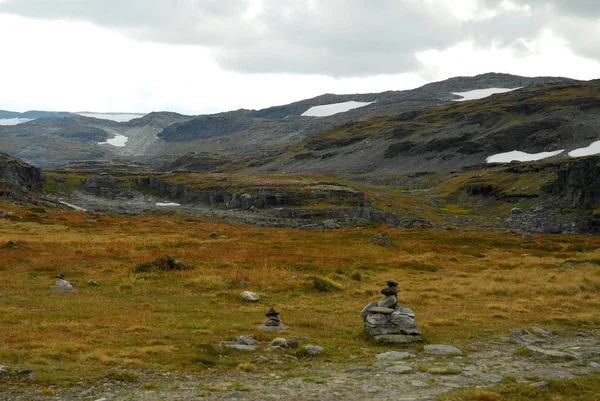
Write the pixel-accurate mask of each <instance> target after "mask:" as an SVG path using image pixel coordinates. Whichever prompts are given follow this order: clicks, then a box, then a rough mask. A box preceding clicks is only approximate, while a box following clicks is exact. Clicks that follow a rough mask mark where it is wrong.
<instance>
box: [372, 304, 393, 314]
mask: <svg viewBox="0 0 600 401" xmlns="http://www.w3.org/2000/svg"><path fill="white" fill-rule="evenodd" d="M368 312H369V313H381V314H383V315H391V314H392V313H394V310H393V309H392V308H382V307H381V306H374V307H372V308H369V309H368Z"/></svg>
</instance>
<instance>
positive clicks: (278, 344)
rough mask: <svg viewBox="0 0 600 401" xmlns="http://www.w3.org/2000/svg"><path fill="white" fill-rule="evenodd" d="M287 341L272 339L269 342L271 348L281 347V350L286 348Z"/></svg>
mask: <svg viewBox="0 0 600 401" xmlns="http://www.w3.org/2000/svg"><path fill="white" fill-rule="evenodd" d="M287 346H288V345H287V340H286V339H285V338H282V337H277V338H276V339H274V340H273V341H271V347H281V348H287Z"/></svg>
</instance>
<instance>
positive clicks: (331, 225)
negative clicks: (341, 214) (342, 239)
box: [323, 220, 340, 230]
mask: <svg viewBox="0 0 600 401" xmlns="http://www.w3.org/2000/svg"><path fill="white" fill-rule="evenodd" d="M323 228H325V229H328V230H334V229H336V228H340V225H339V224H338V222H337V221H335V220H325V221H323Z"/></svg>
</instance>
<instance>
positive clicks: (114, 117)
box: [75, 112, 146, 123]
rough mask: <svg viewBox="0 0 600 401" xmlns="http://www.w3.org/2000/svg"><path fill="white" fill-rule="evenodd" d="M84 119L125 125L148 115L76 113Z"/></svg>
mask: <svg viewBox="0 0 600 401" xmlns="http://www.w3.org/2000/svg"><path fill="white" fill-rule="evenodd" d="M75 114H78V115H80V116H83V117H91V118H99V119H102V120H111V121H116V122H118V123H124V122H127V121H131V120H133V119H135V118H141V117H144V116H145V115H146V114H141V113H91V112H82V113H75Z"/></svg>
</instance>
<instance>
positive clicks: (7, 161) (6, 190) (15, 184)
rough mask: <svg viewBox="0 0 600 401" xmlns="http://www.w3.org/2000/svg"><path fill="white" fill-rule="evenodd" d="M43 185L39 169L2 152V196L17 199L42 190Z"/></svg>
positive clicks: (0, 154) (0, 188)
mask: <svg viewBox="0 0 600 401" xmlns="http://www.w3.org/2000/svg"><path fill="white" fill-rule="evenodd" d="M43 183H44V179H43V177H42V171H41V170H40V169H39V168H37V167H33V166H31V165H29V164H27V163H25V162H24V161H23V160H21V159H19V158H16V157H11V156H9V155H7V154H5V153H2V152H0V196H6V197H9V198H12V199H16V198H19V197H21V196H23V195H25V194H26V193H27V192H29V191H32V190H35V189H39V188H41V186H42V185H43Z"/></svg>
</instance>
